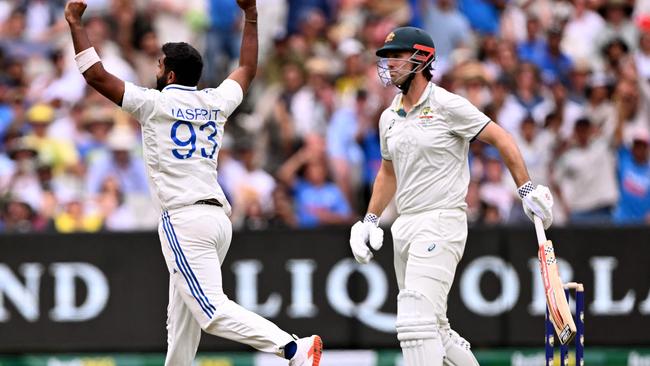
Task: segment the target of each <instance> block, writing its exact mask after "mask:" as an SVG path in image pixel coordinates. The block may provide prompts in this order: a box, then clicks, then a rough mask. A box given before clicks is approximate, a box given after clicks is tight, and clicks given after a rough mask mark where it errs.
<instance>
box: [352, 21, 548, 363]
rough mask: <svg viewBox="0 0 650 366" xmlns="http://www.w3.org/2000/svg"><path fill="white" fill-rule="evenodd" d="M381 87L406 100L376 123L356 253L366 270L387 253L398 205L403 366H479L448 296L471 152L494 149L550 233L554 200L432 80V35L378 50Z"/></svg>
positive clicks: (408, 31) (494, 128) (402, 36)
mask: <svg viewBox="0 0 650 366" xmlns="http://www.w3.org/2000/svg"><path fill="white" fill-rule="evenodd" d="M376 55H377V56H378V57H379V60H378V63H377V70H378V73H379V77H380V79H381V80H382V81H383V82H384V84H385V85H387V86H388V85H394V86H396V87H397V88H399V90H400V91H401V93H399V94H397V95H396V96H395V98H394V99H393V102H392V104H391V105H390V107H388V108H387V109H386V110H385V111H384V112H383V114H382V115H381V117H380V121H379V133H380V140H381V141H380V145H381V154H382V158H383V159H382V163H381V167H380V169H379V172H378V174H377V177H376V178H375V182H374V186H373V191H372V196H371V199H370V204H369V206H368V211H367V213H366V215H365V217H364V219H363V221H359V222H357V223H355V224H354V226H352V230H351V233H350V247H351V248H352V253H353V254H354V257H355V259H356V260H357V261H358V262H359V263H362V264H364V263H368V262H369V261H370V260H371V259H372V257H373V253H372V251H371V249H373V250H378V249H380V248H381V246H382V241H383V235H384V234H383V231H382V229H381V228H380V227H379V226H378V224H379V217H380V216H381V214H382V212H383V211H384V209H385V208H386V206H387V205H388V203H389V202H390V200H391V199H392V198H393V197H395V202H396V204H397V211H398V214H399V217H398V218H397V220H395V222H394V223H393V226H392V228H391V233H392V235H393V249H394V251H395V253H394V265H395V274H396V276H397V284H398V287H399V295H398V296H397V322H396V328H397V338H398V340H399V341H400V347H401V348H402V354H403V356H404V362H405V365H406V366H439V365H443V364H444V365H450V366H451V365H453V366H473V365H478V362H477V361H476V358H475V357H474V355H473V354H472V351H471V349H470V344H469V342H468V341H466V340H465V339H464V338H462V337H461V336H460V335H459V334H458V333H456V332H455V331H454V330H453V329H452V328H451V326H450V324H449V320H448V319H447V316H446V312H447V298H448V295H449V290H450V288H451V284H452V282H453V280H454V273H455V271H456V266H457V265H458V262H459V261H460V259H461V257H462V256H463V251H464V249H465V241H466V239H467V215H466V212H465V210H466V207H467V205H466V203H465V196H466V195H467V187H468V184H469V179H470V175H469V165H468V151H469V144H470V142H471V141H472V140H474V139H479V140H481V141H484V142H486V143H489V144H491V145H493V146H494V147H495V148H497V149H498V151H499V153H500V155H501V157H502V159H503V161H504V162H505V164H506V166H507V167H508V169H509V170H510V173H511V175H512V177H513V179H514V180H515V183H516V184H517V186H518V187H519V188H518V193H519V196H520V197H521V199H522V201H523V207H524V210H525V212H526V214H527V215H528V217H529V218H530V219H531V220H532V219H533V215H537V216H539V217H540V218H541V219H542V221H543V223H544V227H545V228H548V227H549V226H550V225H551V223H552V221H553V217H552V214H551V207H552V205H553V198H552V196H551V193H550V191H549V189H548V188H547V187H544V186H541V185H538V186H534V185H533V184H532V183H531V182H530V179H529V176H528V172H527V170H526V166H525V164H524V161H523V159H522V156H521V154H520V152H519V149H518V148H517V145H516V144H515V142H514V140H513V138H512V137H511V136H510V135H509V134H508V133H507V132H506V131H505V130H504V129H502V128H501V127H500V126H499V125H498V124H496V123H494V122H492V121H490V119H489V118H488V117H487V116H486V115H485V114H483V113H482V112H480V111H479V110H478V109H477V108H476V107H475V106H473V105H472V104H471V103H470V102H469V101H467V100H466V99H465V98H463V97H461V96H459V95H456V94H453V93H451V92H449V91H447V90H445V89H443V88H441V87H439V86H437V85H435V84H434V83H433V82H431V76H432V75H431V64H432V62H433V61H434V60H435V47H434V43H433V40H432V39H431V36H430V35H428V34H427V33H426V32H425V31H423V30H421V29H418V28H414V27H401V28H397V29H395V30H393V31H392V32H391V33H389V34H388V36H387V37H386V40H385V43H384V45H383V46H382V47H381V48H380V49H378V50H377V52H376Z"/></svg>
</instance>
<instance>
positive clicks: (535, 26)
mask: <svg viewBox="0 0 650 366" xmlns="http://www.w3.org/2000/svg"><path fill="white" fill-rule="evenodd" d="M540 28H541V24H540V22H539V18H537V17H536V16H535V15H530V16H528V19H526V39H525V40H524V41H521V42H519V44H518V45H517V55H518V56H519V59H520V60H522V61H526V62H531V63H534V64H535V65H539V64H540V63H541V61H542V59H543V58H544V54H545V53H546V41H545V40H544V37H542V36H541V35H540Z"/></svg>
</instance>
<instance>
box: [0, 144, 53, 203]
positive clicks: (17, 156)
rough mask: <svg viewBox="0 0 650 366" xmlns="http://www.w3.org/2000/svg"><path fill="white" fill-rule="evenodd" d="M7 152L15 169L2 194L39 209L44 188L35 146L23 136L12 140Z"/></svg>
mask: <svg viewBox="0 0 650 366" xmlns="http://www.w3.org/2000/svg"><path fill="white" fill-rule="evenodd" d="M7 152H8V154H9V158H10V159H11V160H12V161H13V166H14V169H13V173H12V174H11V176H10V177H9V179H8V181H7V182H6V185H3V187H1V188H2V194H4V195H7V196H10V197H13V199H15V200H18V201H21V202H25V203H27V204H28V205H29V206H30V207H31V208H32V209H33V210H37V211H38V210H39V209H40V208H41V204H42V201H43V188H42V187H41V184H40V181H39V178H38V174H37V172H36V168H37V165H38V160H37V158H38V153H37V150H36V148H35V146H34V145H33V144H32V143H31V141H30V140H28V139H26V138H25V137H21V138H17V139H13V140H11V141H10V143H9V146H8V147H7Z"/></svg>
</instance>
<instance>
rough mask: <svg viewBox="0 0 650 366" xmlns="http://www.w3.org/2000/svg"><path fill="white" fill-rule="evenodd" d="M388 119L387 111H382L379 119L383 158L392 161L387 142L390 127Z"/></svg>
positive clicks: (380, 144)
mask: <svg viewBox="0 0 650 366" xmlns="http://www.w3.org/2000/svg"><path fill="white" fill-rule="evenodd" d="M387 119H388V118H387V117H386V112H384V113H382V115H381V117H380V119H379V147H380V149H381V158H382V159H384V160H389V161H392V160H393V157H392V156H391V155H390V151H389V150H388V144H387V143H386V132H387V131H388V128H389V127H390V124H389V121H388V120H387ZM390 123H393V122H390Z"/></svg>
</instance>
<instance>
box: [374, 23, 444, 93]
mask: <svg viewBox="0 0 650 366" xmlns="http://www.w3.org/2000/svg"><path fill="white" fill-rule="evenodd" d="M404 51H407V52H411V56H410V57H409V58H408V61H409V62H410V63H411V64H412V65H414V66H412V69H411V70H410V76H409V77H408V78H404V80H403V81H400V82H399V83H395V82H394V81H392V80H391V77H390V72H389V70H388V56H389V55H390V54H391V53H394V52H404ZM375 54H376V55H377V56H378V57H379V61H378V62H377V71H378V74H379V78H380V79H381V81H382V82H383V83H384V85H391V84H393V85H396V86H397V87H399V88H400V89H402V90H403V91H405V89H406V90H408V87H409V85H410V80H412V78H413V75H415V74H416V73H419V72H421V71H422V70H424V69H425V68H429V67H430V66H431V63H432V62H433V61H434V60H435V59H436V48H435V45H434V44H433V39H431V36H430V35H429V34H428V33H427V32H425V31H424V30H422V29H420V28H416V27H399V28H396V29H394V30H393V31H392V32H390V33H389V34H388V35H387V36H386V40H385V41H384V45H383V46H382V47H381V48H379V49H378V50H377V52H376V53H375Z"/></svg>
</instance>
